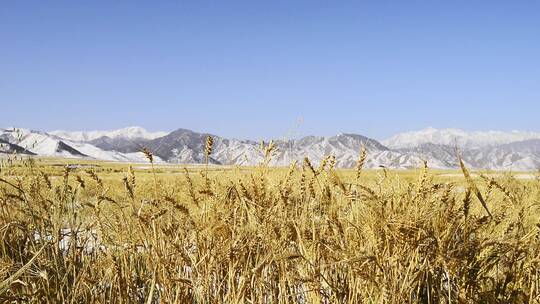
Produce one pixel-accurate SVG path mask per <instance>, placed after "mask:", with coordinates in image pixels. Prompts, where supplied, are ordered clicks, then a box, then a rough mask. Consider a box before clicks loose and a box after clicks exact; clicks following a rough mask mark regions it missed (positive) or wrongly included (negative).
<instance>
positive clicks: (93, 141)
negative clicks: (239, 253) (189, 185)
mask: <svg viewBox="0 0 540 304" xmlns="http://www.w3.org/2000/svg"><path fill="white" fill-rule="evenodd" d="M209 135H211V134H207V133H198V132H194V131H191V130H187V129H178V130H175V131H173V132H149V131H147V130H145V129H144V128H141V127H129V128H124V129H119V130H113V131H90V132H85V131H76V132H68V131H51V132H44V131H36V130H29V129H17V128H7V129H0V154H12V153H17V154H27V155H36V156H48V157H70V158H90V159H100V160H109V161H126V162H145V161H146V159H145V157H144V154H143V153H141V150H142V148H143V147H145V148H147V149H149V150H150V151H152V153H153V154H154V156H155V157H154V159H155V161H156V162H160V163H161V162H166V163H181V164H198V163H203V162H204V161H205V156H204V147H205V140H206V137H207V136H209ZM211 136H212V137H213V138H214V147H213V152H212V155H211V159H210V162H211V163H213V164H221V165H255V164H258V163H259V162H260V161H261V160H262V159H263V152H262V151H261V150H260V144H259V142H256V141H253V140H239V139H233V138H223V137H220V136H216V135H211ZM274 143H275V145H276V147H277V151H276V154H275V155H274V157H273V160H272V162H271V165H275V166H287V165H289V164H290V163H291V162H292V161H294V160H298V161H302V159H303V158H304V157H309V158H310V159H311V160H312V161H313V162H314V163H317V162H318V161H319V160H321V159H323V158H324V157H325V156H328V155H334V156H335V157H336V165H337V166H338V167H342V168H350V167H353V166H354V165H355V163H356V161H357V159H358V154H359V150H360V147H361V146H365V147H366V150H367V155H368V157H367V161H366V167H368V168H376V167H381V166H384V167H388V168H393V169H408V168H417V167H419V166H421V165H422V163H423V161H424V160H425V161H427V162H428V166H429V167H431V168H438V169H451V168H457V167H458V162H457V157H456V152H455V151H456V147H457V148H458V149H459V151H460V154H461V156H462V158H463V160H464V161H465V163H466V164H467V165H468V166H469V167H471V168H475V169H492V170H514V171H531V170H538V169H539V168H540V133H534V132H521V131H512V132H500V131H488V132H467V131H464V130H460V129H434V128H426V129H423V130H419V131H413V132H406V133H400V134H397V135H395V136H392V137H390V138H388V139H385V140H382V141H380V142H379V141H377V140H375V139H372V138H369V137H366V136H362V135H358V134H338V135H335V136H329V137H323V136H306V137H302V138H298V139H292V140H287V141H285V140H275V141H274Z"/></svg>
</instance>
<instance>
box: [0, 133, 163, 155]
mask: <svg viewBox="0 0 540 304" xmlns="http://www.w3.org/2000/svg"><path fill="white" fill-rule="evenodd" d="M0 141H2V142H3V143H4V145H5V146H6V147H8V146H7V144H9V148H10V150H12V151H11V153H13V152H17V153H23V154H31V155H38V156H49V157H68V158H93V159H101V160H110V161H130V162H144V161H146V159H145V157H144V155H143V153H141V152H140V151H133V152H131V153H120V152H117V151H106V150H102V149H100V148H98V147H96V146H94V145H92V144H89V143H85V142H76V141H71V140H68V139H64V138H61V137H58V136H56V135H52V134H49V133H46V132H41V131H35V130H29V129H0ZM2 152H4V153H9V151H1V150H0V153H2ZM156 161H161V159H159V158H157V159H156Z"/></svg>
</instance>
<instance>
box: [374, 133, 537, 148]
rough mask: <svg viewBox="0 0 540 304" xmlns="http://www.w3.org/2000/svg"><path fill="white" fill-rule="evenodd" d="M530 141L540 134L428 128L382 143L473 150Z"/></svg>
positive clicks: (406, 146) (394, 146) (403, 134)
mask: <svg viewBox="0 0 540 304" xmlns="http://www.w3.org/2000/svg"><path fill="white" fill-rule="evenodd" d="M529 139H540V133H534V132H523V131H512V132H501V131H485V132H482V131H475V132H467V131H464V130H460V129H435V128H426V129H423V130H419V131H412V132H405V133H400V134H397V135H394V136H392V137H390V138H388V139H385V140H383V141H382V142H381V143H382V144H384V145H385V146H387V147H389V148H392V149H400V148H413V147H417V146H420V145H422V144H428V143H430V144H436V145H447V146H452V147H455V146H456V145H457V146H458V147H460V148H467V149H472V148H481V147H488V146H495V145H502V144H508V143H511V142H516V141H524V140H529Z"/></svg>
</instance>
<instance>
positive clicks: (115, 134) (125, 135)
mask: <svg viewBox="0 0 540 304" xmlns="http://www.w3.org/2000/svg"><path fill="white" fill-rule="evenodd" d="M48 133H49V134H51V135H56V136H58V137H61V138H63V139H67V140H71V141H82V142H88V141H92V140H96V139H98V138H101V137H108V138H110V139H154V138H158V137H162V136H165V135H167V132H162V131H158V132H149V131H147V130H146V129H144V128H141V127H127V128H123V129H118V130H113V131H61V130H58V131H51V132H48Z"/></svg>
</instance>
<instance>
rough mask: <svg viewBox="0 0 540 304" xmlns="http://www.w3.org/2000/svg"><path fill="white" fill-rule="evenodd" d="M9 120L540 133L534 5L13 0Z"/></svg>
mask: <svg viewBox="0 0 540 304" xmlns="http://www.w3.org/2000/svg"><path fill="white" fill-rule="evenodd" d="M0 106H1V109H2V112H1V116H0V117H1V118H0V120H1V123H0V125H3V126H18V127H29V128H35V129H41V130H53V129H67V130H78V129H83V130H84V129H86V130H89V129H114V128H121V127H125V126H131V125H140V126H143V127H146V128H147V129H149V130H173V129H176V128H180V127H182V128H189V129H193V130H196V131H206V132H213V133H215V134H218V135H222V136H233V137H238V138H253V139H261V138H270V137H283V136H287V135H290V134H292V135H295V136H299V135H306V134H317V135H331V134H336V133H340V132H351V133H359V134H364V135H368V136H372V137H374V138H379V139H381V138H385V137H387V136H390V135H392V134H394V133H397V132H400V131H406V130H412V129H420V128H424V127H427V126H433V127H438V128H444V127H458V128H463V129H467V130H488V129H497V130H514V129H519V130H530V131H540V123H539V121H540V119H539V116H540V2H539V1H369V2H368V1H350V2H345V1H214V2H207V1H191V2H187V1H9V2H8V1H4V2H2V3H1V4H0Z"/></svg>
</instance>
